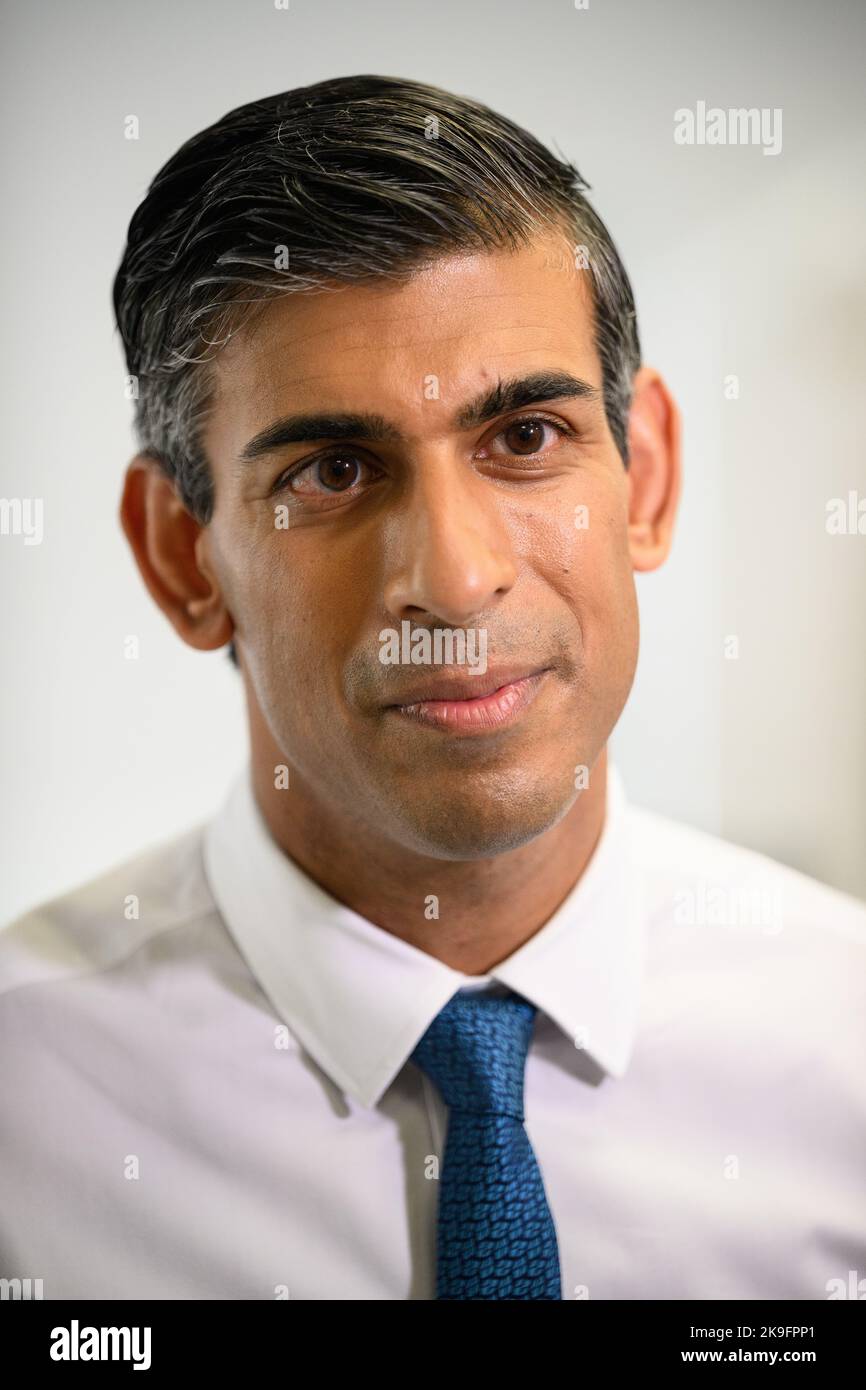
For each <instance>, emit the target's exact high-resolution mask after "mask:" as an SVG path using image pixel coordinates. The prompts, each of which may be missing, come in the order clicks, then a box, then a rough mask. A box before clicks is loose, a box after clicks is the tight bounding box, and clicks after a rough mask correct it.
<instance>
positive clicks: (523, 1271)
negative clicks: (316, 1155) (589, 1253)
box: [412, 992, 562, 1299]
mask: <svg viewBox="0 0 866 1390" xmlns="http://www.w3.org/2000/svg"><path fill="white" fill-rule="evenodd" d="M535 1014H536V1008H535V1005H534V1004H530V1002H529V1000H528V999H524V998H522V997H521V995H519V994H514V993H509V994H507V995H505V996H504V997H497V996H496V995H491V994H483V993H478V992H473V993H471V994H455V995H454V997H453V998H452V999H451V1000H450V1002H449V1003H447V1004H446V1005H445V1008H444V1009H442V1011H441V1013H439V1014H437V1016H436V1018H434V1020H433V1022H432V1023H431V1024H430V1027H429V1028H428V1029H427V1032H426V1033H425V1034H424V1036H423V1038H422V1039H421V1041H420V1042H419V1043H418V1046H417V1047H416V1048H415V1051H414V1052H413V1053H412V1061H413V1062H415V1063H416V1064H417V1065H418V1066H419V1067H420V1068H421V1070H422V1071H424V1072H426V1073H427V1075H428V1076H429V1077H430V1079H431V1080H432V1081H434V1082H435V1083H436V1086H437V1087H438V1088H439V1092H440V1094H441V1096H442V1099H443V1100H444V1102H445V1104H446V1105H447V1106H448V1109H449V1114H448V1132H447V1137H446V1140H445V1159H444V1162H443V1165H442V1172H441V1175H440V1179H439V1215H438V1233H437V1234H438V1248H437V1256H436V1263H437V1279H436V1297H437V1298H451V1299H472V1298H475V1299H482V1298H486V1299H512V1298H514V1299H516V1298H525V1299H561V1298H562V1289H561V1284H560V1272H559V1250H558V1247H557V1243H556V1228H555V1227H554V1224H553V1217H552V1216H551V1214H550V1208H549V1207H548V1205H547V1197H546V1194H545V1191H544V1183H543V1182H542V1178H541V1172H540V1169H539V1167H538V1162H537V1160H536V1157H535V1154H534V1152H533V1149H532V1145H531V1144H530V1142H529V1136H528V1134H527V1133H526V1130H525V1128H524V1115H523V1073H524V1068H525V1065H526V1054H527V1051H528V1049H529V1040H530V1037H531V1036H532V1028H533V1024H534V1022H535Z"/></svg>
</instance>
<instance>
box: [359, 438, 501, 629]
mask: <svg viewBox="0 0 866 1390" xmlns="http://www.w3.org/2000/svg"><path fill="white" fill-rule="evenodd" d="M386 556H387V565H388V568H387V577H386V581H385V592H384V601H385V607H386V608H387V610H388V613H389V614H390V615H391V616H392V617H393V618H395V619H396V620H397V621H402V620H403V619H405V618H408V619H418V618H419V617H420V618H432V619H434V620H435V621H438V622H442V623H445V624H447V625H448V626H449V627H460V626H463V627H465V626H468V625H469V624H471V623H472V622H473V621H475V620H477V618H478V617H479V615H481V614H483V613H485V612H487V611H488V610H489V609H490V608H491V607H492V606H494V605H495V604H496V603H498V602H500V601H501V599H502V598H503V597H504V595H505V594H507V593H508V591H509V590H510V589H511V587H512V586H513V584H514V582H515V580H516V577H517V565H516V558H515V554H514V550H513V547H512V543H511V537H510V535H509V531H508V527H507V524H506V520H505V517H504V516H503V513H502V508H501V499H500V498H499V497H498V495H497V490H496V487H495V484H494V483H492V482H491V481H490V480H488V479H485V478H480V477H479V476H478V475H477V474H474V473H472V472H471V471H468V470H467V464H466V462H465V460H463V459H460V460H455V459H442V458H438V459H431V458H429V456H428V457H427V458H426V459H424V460H423V461H419V464H418V467H417V469H416V471H415V473H414V475H413V477H412V480H411V483H410V485H409V486H408V488H407V492H406V495H405V496H404V499H403V502H402V505H401V507H400V509H399V511H398V512H396V513H395V514H394V515H393V516H392V518H391V527H390V528H389V535H388V544H387V549H386Z"/></svg>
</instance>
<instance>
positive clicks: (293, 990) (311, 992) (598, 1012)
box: [204, 758, 644, 1107]
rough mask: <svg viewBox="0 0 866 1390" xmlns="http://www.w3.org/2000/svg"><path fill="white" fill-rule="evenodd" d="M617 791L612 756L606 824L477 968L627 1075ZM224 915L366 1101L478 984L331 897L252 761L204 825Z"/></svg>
mask: <svg viewBox="0 0 866 1390" xmlns="http://www.w3.org/2000/svg"><path fill="white" fill-rule="evenodd" d="M627 811H628V807H627V801H626V795H625V789H624V787H623V784H622V779H621V777H620V775H619V772H618V770H617V769H616V768H614V767H613V765H612V764H611V762H610V759H609V758H608V784H607V807H606V817H605V823H604V826H603V828H602V832H601V835H600V837H599V840H598V842H597V844H596V847H595V850H594V851H593V854H592V856H591V858H590V860H589V863H588V864H587V866H586V868H585V870H584V872H583V874H582V875H581V877H580V879H579V880H578V882H577V884H576V885H575V887H574V888H573V889H572V891H571V893H570V894H569V895H568V897H567V898H566V899H565V901H564V902H563V903H562V904H561V905H560V906H559V908H558V909H557V911H556V912H555V913H554V915H553V916H552V917H551V918H550V919H549V920H548V921H547V922H546V924H545V925H544V926H543V927H542V928H541V929H540V930H539V931H538V932H536V933H535V935H534V936H533V937H531V938H530V940H529V941H527V942H526V943H525V944H524V945H523V946H521V947H519V948H518V950H516V951H514V952H513V953H512V954H511V955H510V956H508V957H507V959H506V960H504V961H502V962H500V964H499V965H497V966H495V967H493V968H492V969H491V970H490V971H489V972H488V975H487V976H486V977H485V978H486V979H489V980H491V981H497V982H499V983H500V984H502V985H505V986H506V987H508V988H509V989H513V990H516V991H517V992H518V993H519V994H522V995H523V996H524V997H525V998H526V999H529V1000H530V1002H531V1003H533V1004H535V1005H536V1006H537V1008H538V1009H539V1010H541V1011H542V1012H544V1013H545V1014H547V1015H548V1017H549V1018H551V1019H552V1020H553V1022H554V1023H555V1024H556V1025H557V1026H558V1027H559V1028H560V1029H562V1031H563V1032H564V1033H565V1034H566V1035H567V1036H568V1037H569V1038H570V1039H571V1041H572V1043H573V1044H574V1046H575V1047H576V1048H581V1049H582V1050H583V1051H584V1052H586V1053H588V1054H589V1056H590V1057H592V1059H593V1060H594V1061H595V1062H596V1063H597V1065H598V1066H600V1067H601V1068H602V1069H603V1070H604V1071H605V1072H607V1073H609V1074H610V1075H612V1076H622V1075H623V1073H624V1071H625V1069H626V1066H627V1064H628V1060H629V1057H630V1055H631V1050H632V1045H633V1040H634V1033H635V1028H636V1023H637V1011H638V1004H639V993H640V979H641V974H642V967H643V958H644V938H643V920H642V910H641V903H640V900H639V893H638V886H637V875H636V873H635V870H634V861H633V856H632V852H631V844H630V833H631V827H630V824H629V819H628V814H627ZM204 862H205V870H206V873H207V877H208V880H209V883H210V886H211V891H212V892H213V895H214V898H215V900H216V903H217V906H218V908H219V910H220V912H221V914H222V917H223V919H224V921H225V923H226V926H227V928H228V930H229V932H230V933H231V935H232V937H233V938H234V941H235V943H236V945H237V947H238V949H239V950H240V952H241V954H242V956H243V957H244V958H245V960H246V961H247V964H248V965H249V967H250V969H251V970H252V972H253V974H254V975H255V977H256V978H257V980H258V981H259V984H260V985H261V986H262V988H263V990H264V991H265V993H266V995H267V996H268V997H269V999H270V1000H271V1003H272V1004H273V1006H274V1008H275V1009H276V1012H277V1014H278V1016H279V1017H280V1018H281V1019H282V1020H283V1021H284V1022H285V1023H286V1025H287V1026H288V1027H289V1028H290V1030H291V1031H292V1033H293V1034H294V1035H295V1037H296V1038H297V1039H298V1041H299V1042H300V1043H301V1044H302V1046H303V1047H304V1048H305V1049H306V1050H307V1051H308V1052H309V1053H310V1055H311V1056H312V1057H313V1058H314V1059H315V1060H316V1062H317V1063H318V1064H319V1066H320V1067H322V1068H323V1069H324V1070H325V1071H326V1072H327V1073H328V1075H329V1076H330V1077H331V1078H332V1080H333V1081H334V1082H335V1083H336V1084H337V1085H338V1086H339V1087H340V1089H341V1090H342V1091H344V1092H346V1093H348V1094H349V1095H351V1096H353V1097H354V1099H355V1100H357V1101H358V1102H359V1103H360V1104H361V1105H363V1106H368V1107H369V1106H374V1105H376V1104H377V1102H378V1101H379V1100H380V1099H381V1097H382V1095H383V1094H384V1092H385V1091H386V1090H387V1088H388V1086H389V1085H390V1084H391V1082H392V1081H393V1079H394V1077H395V1076H396V1075H397V1073H398V1072H399V1071H400V1069H401V1067H402V1066H403V1065H404V1063H405V1062H406V1060H407V1059H408V1057H409V1056H410V1054H411V1052H412V1051H413V1049H414V1047H415V1045H416V1043H417V1042H418V1041H419V1039H420V1038H421V1037H422V1036H423V1034H424V1033H425V1032H426V1030H427V1028H428V1027H429V1025H430V1024H431V1023H432V1021H433V1019H434V1018H435V1017H436V1015H437V1014H438V1013H439V1011H440V1009H442V1008H444V1006H445V1004H447V1002H448V1000H449V999H450V998H451V997H452V995H453V994H454V993H455V992H456V990H458V989H460V988H462V987H464V986H466V985H468V984H469V983H471V982H474V981H475V980H477V979H478V978H479V977H472V976H467V975H464V974H462V973H461V972H460V971H458V970H453V969H452V968H451V967H450V966H448V965H445V964H444V963H443V962H442V961H439V960H437V959H436V958H435V957H434V956H430V955H428V954H427V953H426V952H424V951H421V950H419V949H418V948H417V947H415V946H412V945H410V944H409V943H407V942H405V941H401V940H400V938H399V937H396V936H393V935H392V934H391V933H390V932H387V931H385V930H383V929H382V928H381V927H377V926H375V925H374V924H373V923H372V922H369V921H367V920H366V919H365V918H363V917H361V916H359V915H358V914H357V913H356V912H353V911H352V910H351V908H348V907H346V906H344V905H343V904H341V903H339V902H337V901H336V900H335V899H334V898H332V897H331V896H330V894H328V893H326V892H325V891H324V890H323V889H322V888H320V887H319V885H318V884H317V883H315V882H314V881H313V880H312V879H311V878H310V877H309V876H308V875H307V874H306V873H305V872H304V871H303V870H302V869H301V868H300V867H299V865H297V864H296V863H295V862H294V860H292V859H290V858H289V857H288V855H286V854H285V853H284V852H283V851H282V850H281V849H280V848H279V846H278V845H277V843H276V841H275V840H274V839H273V838H272V836H271V834H270V831H269V830H268V828H267V824H266V822H265V820H264V817H263V816H262V813H261V811H260V810H259V807H258V804H257V802H256V800H255V796H254V793H253V788H252V769H251V765H250V764H249V763H247V765H246V766H245V767H244V769H243V770H242V771H241V772H240V773H239V774H238V776H237V778H236V780H235V782H234V784H233V785H232V787H231V789H230V792H229V795H228V797H227V799H226V801H225V803H224V805H223V807H222V809H221V810H220V811H219V813H218V814H217V816H216V817H215V818H214V819H213V820H212V821H211V822H210V824H209V825H208V826H207V827H206V829H205V836H204Z"/></svg>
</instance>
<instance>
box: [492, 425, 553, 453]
mask: <svg viewBox="0 0 866 1390" xmlns="http://www.w3.org/2000/svg"><path fill="white" fill-rule="evenodd" d="M546 423H547V422H546V421H544V420H517V421H516V422H515V423H514V424H513V425H509V426H508V428H507V429H506V430H503V431H502V438H503V439H504V440H505V443H506V445H507V446H508V448H509V449H513V450H514V452H515V453H516V454H537V453H538V452H539V450H540V449H541V448H542V446H543V444H544V427H545V424H546Z"/></svg>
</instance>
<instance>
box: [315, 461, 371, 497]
mask: <svg viewBox="0 0 866 1390" xmlns="http://www.w3.org/2000/svg"><path fill="white" fill-rule="evenodd" d="M360 471H361V468H360V464H359V462H358V460H357V459H356V458H352V456H351V454H334V455H332V457H331V458H325V459H320V460H319V462H318V463H317V464H316V472H317V473H318V476H319V482H320V483H321V484H322V486H323V487H325V488H327V489H328V491H329V492H343V491H344V490H345V489H346V488H349V487H352V485H353V484H354V483H356V482H357V481H358V476H359V474H360Z"/></svg>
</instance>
